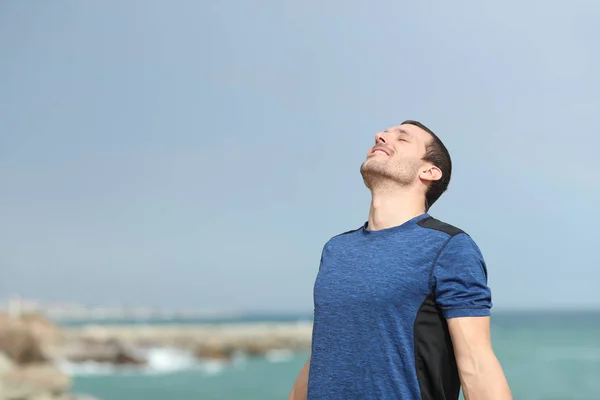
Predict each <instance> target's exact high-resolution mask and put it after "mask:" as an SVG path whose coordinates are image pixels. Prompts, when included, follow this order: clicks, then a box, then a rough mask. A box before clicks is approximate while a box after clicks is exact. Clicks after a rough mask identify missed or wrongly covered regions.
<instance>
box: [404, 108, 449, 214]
mask: <svg viewBox="0 0 600 400" xmlns="http://www.w3.org/2000/svg"><path fill="white" fill-rule="evenodd" d="M404 124H408V125H414V126H418V127H419V128H421V129H423V130H424V131H426V132H427V133H429V134H430V135H431V137H432V140H430V141H429V143H427V147H426V149H425V155H424V156H423V160H424V161H427V162H430V163H432V164H433V165H435V166H436V167H438V168H439V169H440V170H441V171H442V177H441V178H440V179H438V180H437V181H433V182H432V183H431V184H430V185H429V189H427V193H426V194H425V209H426V210H429V208H430V207H431V206H432V205H433V203H435V202H436V201H437V199H439V198H440V196H441V195H442V194H443V193H444V192H445V191H446V189H448V185H449V184H450V177H451V176H452V159H451V158H450V153H449V152H448V149H447V148H446V146H444V143H442V141H441V140H440V138H439V137H437V135H436V134H435V133H433V131H432V130H431V129H429V128H428V127H426V126H425V125H423V124H422V123H420V122H419V121H414V120H406V121H404V122H403V123H402V125H404Z"/></svg>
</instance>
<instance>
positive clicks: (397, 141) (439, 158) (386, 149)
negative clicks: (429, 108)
mask: <svg viewBox="0 0 600 400" xmlns="http://www.w3.org/2000/svg"><path fill="white" fill-rule="evenodd" d="M360 171H361V174H362V176H363V179H364V182H365V185H367V187H368V188H369V189H371V190H374V189H377V187H378V186H385V185H396V186H400V187H403V188H410V189H414V190H415V191H417V192H419V193H422V195H423V199H424V202H425V209H426V210H429V208H430V207H431V206H432V205H433V204H434V203H435V202H436V201H437V200H438V199H439V198H440V196H441V195H442V194H443V193H444V192H445V191H446V189H447V188H448V184H449V183H450V177H451V175H452V160H451V158H450V154H449V152H448V149H446V146H444V144H443V143H442V141H441V140H440V139H439V138H438V137H437V135H436V134H435V133H433V131H432V130H431V129H429V128H427V127H426V126H425V125H423V124H422V123H420V122H418V121H414V120H407V121H404V122H403V123H402V124H400V125H398V126H394V127H391V128H388V129H386V130H385V131H382V132H378V133H377V134H376V135H375V146H374V147H373V148H371V149H370V150H369V153H368V154H367V159H366V160H365V162H364V163H363V164H362V165H361V167H360Z"/></svg>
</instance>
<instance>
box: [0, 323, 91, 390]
mask: <svg viewBox="0 0 600 400" xmlns="http://www.w3.org/2000/svg"><path fill="white" fill-rule="evenodd" d="M59 337H60V330H59V329H58V328H56V327H55V326H54V325H53V324H51V323H50V322H49V321H47V320H46V319H45V318H43V317H42V316H39V315H29V316H26V317H23V318H10V317H8V316H6V315H0V400H93V399H92V398H91V397H89V396H85V397H76V396H74V395H72V394H69V393H68V391H69V389H70V387H71V384H72V381H71V378H70V377H69V376H67V375H65V374H64V373H63V372H61V371H60V370H59V369H58V368H57V367H56V366H55V365H54V364H53V363H52V361H51V359H50V357H49V355H48V349H49V348H50V347H51V346H54V345H56V342H57V341H58V340H59Z"/></svg>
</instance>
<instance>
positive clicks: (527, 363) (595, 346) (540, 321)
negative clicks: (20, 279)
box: [63, 311, 600, 400]
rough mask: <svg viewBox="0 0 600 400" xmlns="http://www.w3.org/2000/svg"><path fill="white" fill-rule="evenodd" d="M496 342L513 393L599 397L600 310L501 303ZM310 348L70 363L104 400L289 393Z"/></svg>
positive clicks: (527, 398)
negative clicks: (133, 362)
mask: <svg viewBox="0 0 600 400" xmlns="http://www.w3.org/2000/svg"><path fill="white" fill-rule="evenodd" d="M306 319H310V317H308V316H305V315H278V316H274V315H264V316H260V315H252V316H245V317H238V318H227V319H221V320H219V319H212V320H192V321H190V320H186V321H172V320H171V321H169V320H160V321H106V322H105V323H110V324H115V323H122V324H170V323H190V324H202V323H213V324H214V323H221V322H222V323H229V322H245V323H253V322H257V323H258V322H267V321H269V322H278V321H281V322H290V321H297V320H306ZM85 323H86V322H82V321H80V322H78V323H77V324H85ZM69 324H71V325H72V324H74V323H73V322H71V323H69ZM94 324H98V322H97V321H95V322H94ZM492 343H493V347H494V350H495V352H496V354H497V356H498V358H499V360H500V362H501V364H502V367H503V369H504V372H505V374H506V376H507V379H508V381H509V384H510V387H511V390H512V392H513V397H514V399H516V400H521V399H522V400H600V311H589V312H588V311H585V312H584V311H577V312H575V311H569V312H567V311H561V312H558V311H555V312H549V311H546V312H501V311H497V312H495V313H494V314H493V316H492ZM307 356H308V353H298V354H294V353H290V352H281V351H280V352H273V353H269V354H267V355H266V357H264V358H260V359H244V358H239V359H236V361H235V362H234V363H233V364H232V365H224V364H221V363H218V362H198V361H197V360H195V359H194V358H192V357H190V356H189V355H188V354H185V353H181V352H178V351H177V350H175V349H156V350H152V351H151V352H150V353H149V354H148V359H149V364H148V367H147V368H146V369H145V370H142V371H140V370H127V369H117V368H114V367H106V366H100V365H89V364H88V365H85V366H76V365H63V368H65V369H66V370H67V372H68V373H70V374H72V376H73V378H74V387H73V391H74V392H77V393H87V394H91V395H93V396H95V397H97V398H98V399H100V400H242V399H243V400H281V399H283V400H285V399H287V396H288V394H289V392H290V389H291V387H292V385H293V382H294V380H295V379H296V376H297V374H298V372H299V371H300V369H301V368H302V365H303V364H304V362H305V361H306V358H307ZM386 400H387V399H386ZM390 400H392V399H390Z"/></svg>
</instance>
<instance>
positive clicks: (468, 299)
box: [308, 214, 492, 400]
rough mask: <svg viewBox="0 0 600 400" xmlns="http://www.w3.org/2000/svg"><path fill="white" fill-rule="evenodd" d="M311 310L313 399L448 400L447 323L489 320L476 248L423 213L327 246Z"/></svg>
mask: <svg viewBox="0 0 600 400" xmlns="http://www.w3.org/2000/svg"><path fill="white" fill-rule="evenodd" d="M314 306H315V309H314V326H313V339H312V354H311V361H310V370H309V371H310V372H309V380H308V399H309V400H355V399H385V400H391V399H394V400H395V399H398V400H417V399H420V400H450V399H451V400H454V399H458V396H459V391H460V380H459V377H458V370H457V366H456V361H455V358H454V351H453V347H452V342H451V339H450V335H449V332H448V325H447V322H446V318H455V317H464V316H488V315H490V309H491V307H492V302H491V293H490V289H489V287H488V285H487V271H486V265H485V262H484V259H483V256H482V254H481V252H480V250H479V248H478V247H477V245H476V244H475V242H474V241H473V240H472V239H471V237H470V236H468V235H467V234H466V233H464V232H463V231H461V230H460V229H458V228H455V227H453V226H451V225H448V224H446V223H444V222H441V221H439V220H436V219H434V218H433V217H431V216H430V215H429V214H422V215H420V216H418V217H415V218H413V219H411V220H410V221H408V222H406V223H404V224H402V225H400V226H396V227H393V228H389V229H383V230H378V231H372V230H368V229H367V223H365V224H364V225H363V226H362V227H361V228H360V229H357V230H354V231H350V232H346V233H344V234H341V235H338V236H335V237H333V238H332V239H330V240H329V241H328V242H327V244H326V245H325V246H324V248H323V253H322V256H321V264H320V267H319V272H318V274H317V278H316V281H315V286H314Z"/></svg>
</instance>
